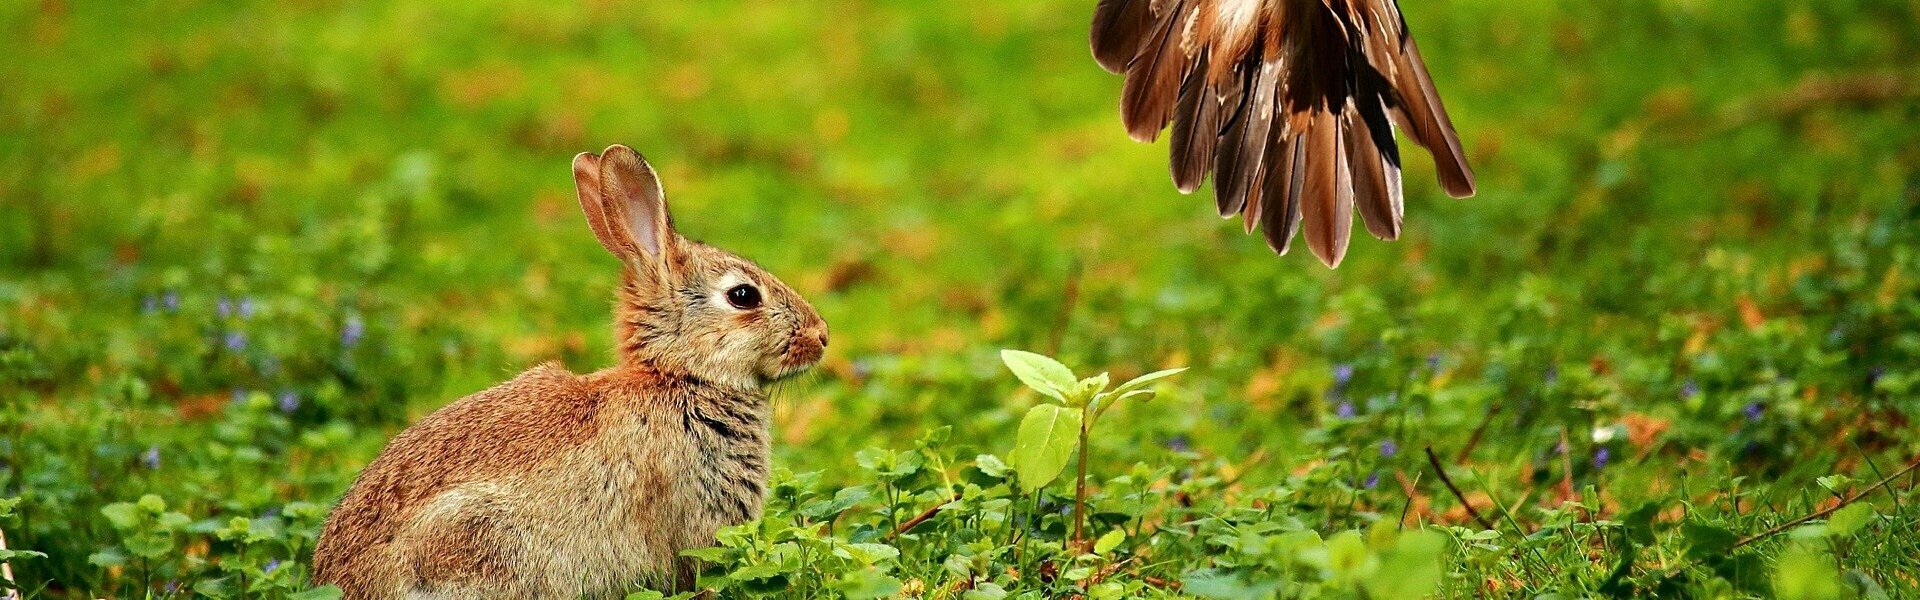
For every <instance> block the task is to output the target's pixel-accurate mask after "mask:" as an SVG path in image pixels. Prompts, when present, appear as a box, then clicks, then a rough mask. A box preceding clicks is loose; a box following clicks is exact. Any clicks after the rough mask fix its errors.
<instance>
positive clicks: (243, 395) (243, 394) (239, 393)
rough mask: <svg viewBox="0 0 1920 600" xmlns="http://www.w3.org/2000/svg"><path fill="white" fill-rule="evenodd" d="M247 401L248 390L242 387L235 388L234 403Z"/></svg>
mask: <svg viewBox="0 0 1920 600" xmlns="http://www.w3.org/2000/svg"><path fill="white" fill-rule="evenodd" d="M246 401H247V391H246V390H243V389H240V388H233V403H234V404H242V403H245V402H246Z"/></svg>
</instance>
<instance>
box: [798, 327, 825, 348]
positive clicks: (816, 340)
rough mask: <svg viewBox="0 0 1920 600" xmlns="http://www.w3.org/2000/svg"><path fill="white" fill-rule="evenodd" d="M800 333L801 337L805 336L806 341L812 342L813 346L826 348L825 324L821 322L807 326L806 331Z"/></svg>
mask: <svg viewBox="0 0 1920 600" xmlns="http://www.w3.org/2000/svg"><path fill="white" fill-rule="evenodd" d="M800 335H801V336H802V337H805V338H806V340H807V341H808V342H810V343H812V344H813V345H814V346H817V347H819V348H820V349H821V350H825V349H827V326H826V324H824V323H822V324H818V325H814V326H812V327H808V328H807V330H806V331H803V332H800Z"/></svg>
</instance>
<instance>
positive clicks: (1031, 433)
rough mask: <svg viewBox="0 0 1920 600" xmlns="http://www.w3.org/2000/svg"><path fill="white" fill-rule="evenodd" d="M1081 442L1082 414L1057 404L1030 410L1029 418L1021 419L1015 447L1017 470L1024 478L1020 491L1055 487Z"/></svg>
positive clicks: (1014, 457)
mask: <svg viewBox="0 0 1920 600" xmlns="http://www.w3.org/2000/svg"><path fill="white" fill-rule="evenodd" d="M1079 442H1080V411H1078V410H1074V409H1071V408H1067V407H1065V406H1059V405H1054V404H1042V405H1039V406H1035V407H1033V408H1032V409H1031V410H1028V411H1027V416H1026V418H1023V419H1020V432H1019V434H1017V435H1016V436H1015V438H1014V445H1013V455H1012V458H1013V469H1014V471H1015V472H1017V473H1019V474H1020V488H1021V489H1023V490H1026V491H1029V492H1031V491H1033V490H1037V489H1040V488H1042V487H1046V485H1047V484H1049V483H1053V480H1054V479H1056V478H1058V477H1060V471H1061V470H1062V469H1065V468H1066V467H1067V459H1068V458H1070V457H1072V456H1073V449H1074V446H1075V445H1078V444H1079Z"/></svg>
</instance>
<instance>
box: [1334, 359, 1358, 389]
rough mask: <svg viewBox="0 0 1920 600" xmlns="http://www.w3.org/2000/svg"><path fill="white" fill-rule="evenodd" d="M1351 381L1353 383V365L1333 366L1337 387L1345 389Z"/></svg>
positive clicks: (1341, 364)
mask: <svg viewBox="0 0 1920 600" xmlns="http://www.w3.org/2000/svg"><path fill="white" fill-rule="evenodd" d="M1351 381H1353V365H1352V364H1350V363H1340V364H1337V365H1334V366H1333V385H1334V386H1335V387H1339V388H1345V387H1347V383H1348V382H1351Z"/></svg>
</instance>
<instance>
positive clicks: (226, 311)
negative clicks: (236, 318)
mask: <svg viewBox="0 0 1920 600" xmlns="http://www.w3.org/2000/svg"><path fill="white" fill-rule="evenodd" d="M214 312H217V313H220V318H222V319H225V318H227V317H231V316H233V301H232V300H228V299H227V297H226V296H221V297H220V300H219V301H218V302H215V303H214Z"/></svg>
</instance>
